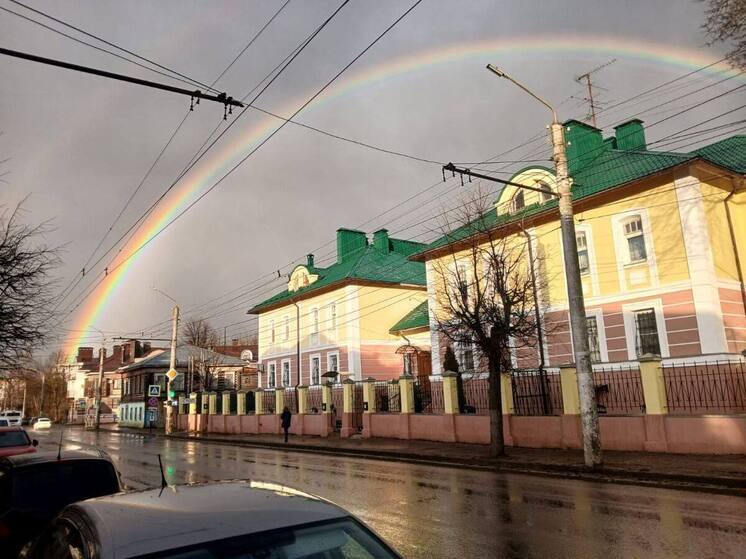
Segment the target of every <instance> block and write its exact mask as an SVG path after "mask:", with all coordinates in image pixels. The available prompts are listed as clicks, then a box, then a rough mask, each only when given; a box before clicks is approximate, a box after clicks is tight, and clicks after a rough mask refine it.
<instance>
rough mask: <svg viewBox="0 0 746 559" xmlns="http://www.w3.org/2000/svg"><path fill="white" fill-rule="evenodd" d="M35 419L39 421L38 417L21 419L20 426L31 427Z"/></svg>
mask: <svg viewBox="0 0 746 559" xmlns="http://www.w3.org/2000/svg"><path fill="white" fill-rule="evenodd" d="M37 419H39V418H38V417H24V418H23V419H22V420H21V424H22V425H29V426H31V425H33V424H34V422H35V421H36V420H37Z"/></svg>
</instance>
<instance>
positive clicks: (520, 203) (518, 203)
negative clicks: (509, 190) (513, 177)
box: [510, 190, 526, 213]
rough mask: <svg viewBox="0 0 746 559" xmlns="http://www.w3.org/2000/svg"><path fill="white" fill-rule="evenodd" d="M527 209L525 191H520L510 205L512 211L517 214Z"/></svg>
mask: <svg viewBox="0 0 746 559" xmlns="http://www.w3.org/2000/svg"><path fill="white" fill-rule="evenodd" d="M525 207H526V198H525V196H524V194H523V190H519V191H518V192H516V193H515V195H514V196H513V200H512V201H511V203H510V211H511V212H513V213H515V212H518V211H520V210H522V209H523V208H525Z"/></svg>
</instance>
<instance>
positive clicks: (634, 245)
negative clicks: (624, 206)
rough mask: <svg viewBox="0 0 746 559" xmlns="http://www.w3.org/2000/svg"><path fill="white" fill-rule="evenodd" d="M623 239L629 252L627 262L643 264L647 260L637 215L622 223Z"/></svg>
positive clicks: (639, 218) (639, 220) (640, 220)
mask: <svg viewBox="0 0 746 559" xmlns="http://www.w3.org/2000/svg"><path fill="white" fill-rule="evenodd" d="M622 225H623V227H624V237H625V238H626V239H627V249H628V252H629V262H630V263H634V262H643V261H644V260H647V257H648V255H647V251H646V249H645V235H644V233H643V229H642V218H641V217H640V216H639V215H633V216H631V217H629V218H627V219H626V220H624V222H623V224H622Z"/></svg>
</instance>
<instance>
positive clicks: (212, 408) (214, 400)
mask: <svg viewBox="0 0 746 559" xmlns="http://www.w3.org/2000/svg"><path fill="white" fill-rule="evenodd" d="M207 402H208V404H207V405H208V410H209V411H208V412H207V413H209V414H210V415H216V414H217V413H218V395H217V394H216V393H215V392H208V393H207Z"/></svg>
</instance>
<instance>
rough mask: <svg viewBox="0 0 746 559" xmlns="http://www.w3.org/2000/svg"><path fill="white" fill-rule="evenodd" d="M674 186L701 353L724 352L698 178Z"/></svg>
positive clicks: (705, 218)
mask: <svg viewBox="0 0 746 559" xmlns="http://www.w3.org/2000/svg"><path fill="white" fill-rule="evenodd" d="M674 186H675V189H676V190H675V191H676V199H677V201H678V208H679V216H680V218H681V231H682V234H683V236H684V247H685V248H686V260H687V264H688V266H689V276H690V279H691V282H692V296H693V299H694V308H695V311H696V313H697V327H698V330H699V341H700V344H701V347H702V353H721V352H723V353H724V352H727V351H728V346H727V344H726V341H725V327H724V324H723V313H722V308H721V307H720V294H719V292H718V288H717V275H716V274H715V263H714V262H713V259H712V245H711V244H710V235H709V231H708V230H707V216H706V214H705V208H704V203H703V201H702V192H701V190H700V184H699V179H697V178H696V177H692V176H686V177H682V178H680V179H676V180H675V181H674Z"/></svg>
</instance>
